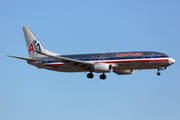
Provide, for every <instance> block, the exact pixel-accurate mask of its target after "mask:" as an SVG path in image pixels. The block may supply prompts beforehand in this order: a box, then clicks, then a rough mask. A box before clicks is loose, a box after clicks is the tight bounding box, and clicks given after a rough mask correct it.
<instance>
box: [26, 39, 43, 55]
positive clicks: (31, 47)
mask: <svg viewBox="0 0 180 120" xmlns="http://www.w3.org/2000/svg"><path fill="white" fill-rule="evenodd" d="M33 42H34V43H35V45H36V46H37V47H38V48H39V50H40V51H41V47H40V44H39V43H37V40H33ZM31 51H33V52H35V50H34V46H33V43H31V44H30V46H29V51H28V52H31Z"/></svg>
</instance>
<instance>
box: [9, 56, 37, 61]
mask: <svg viewBox="0 0 180 120" xmlns="http://www.w3.org/2000/svg"><path fill="white" fill-rule="evenodd" d="M6 56H7V57H12V58H17V59H21V60H28V61H37V60H35V59H30V58H23V57H17V56H10V55H6Z"/></svg>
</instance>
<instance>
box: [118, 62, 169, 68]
mask: <svg viewBox="0 0 180 120" xmlns="http://www.w3.org/2000/svg"><path fill="white" fill-rule="evenodd" d="M117 65H118V66H119V68H116V69H115V70H117V69H119V70H130V69H133V70H137V69H158V68H160V67H167V66H168V65H169V63H168V62H167V61H163V62H154V61H152V62H136V63H119V64H117Z"/></svg>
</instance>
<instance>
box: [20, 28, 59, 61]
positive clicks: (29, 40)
mask: <svg viewBox="0 0 180 120" xmlns="http://www.w3.org/2000/svg"><path fill="white" fill-rule="evenodd" d="M22 28H23V32H24V37H25V41H26V46H27V51H28V54H29V58H39V57H46V56H44V55H40V54H38V53H36V51H35V48H34V47H35V46H34V45H36V46H37V47H38V48H39V51H41V52H42V53H46V54H49V55H58V54H56V53H52V52H49V51H47V50H46V49H45V48H44V47H43V45H42V44H41V43H40V41H39V40H38V39H37V37H36V36H35V35H34V34H33V32H32V31H31V30H30V28H29V27H27V26H25V27H22ZM33 42H34V43H33Z"/></svg>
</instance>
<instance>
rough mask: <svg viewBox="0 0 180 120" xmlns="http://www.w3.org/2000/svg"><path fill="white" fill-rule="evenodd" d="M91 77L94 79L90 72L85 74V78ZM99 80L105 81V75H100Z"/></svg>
mask: <svg viewBox="0 0 180 120" xmlns="http://www.w3.org/2000/svg"><path fill="white" fill-rule="evenodd" d="M93 77H94V75H93V74H92V73H91V72H90V73H88V74H87V78H90V79H92V78H93ZM99 78H100V79H101V80H105V79H106V75H105V74H104V73H103V74H101V75H100V76H99Z"/></svg>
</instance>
